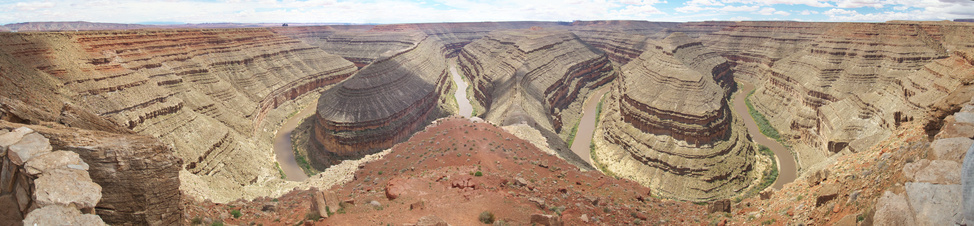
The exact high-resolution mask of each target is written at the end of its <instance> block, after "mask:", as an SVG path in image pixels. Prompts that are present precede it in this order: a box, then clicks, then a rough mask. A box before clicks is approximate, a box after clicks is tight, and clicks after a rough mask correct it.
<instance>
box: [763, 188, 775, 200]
mask: <svg viewBox="0 0 974 226" xmlns="http://www.w3.org/2000/svg"><path fill="white" fill-rule="evenodd" d="M774 191H775V190H774V188H769V189H766V190H764V191H761V200H767V199H770V198H771V196H774Z"/></svg>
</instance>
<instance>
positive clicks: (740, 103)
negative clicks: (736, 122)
mask: <svg viewBox="0 0 974 226" xmlns="http://www.w3.org/2000/svg"><path fill="white" fill-rule="evenodd" d="M740 88H741V89H740V91H738V92H737V94H735V96H734V111H735V112H737V114H738V115H741V116H742V118H744V124H745V125H747V132H748V133H749V134H751V137H752V138H753V139H754V142H757V143H758V144H761V145H764V146H768V148H771V151H773V152H774V155H775V158H776V159H777V162H778V180H776V181H775V182H774V188H775V189H781V188H782V187H783V186H784V185H785V184H787V183H791V182H792V181H795V178H796V177H797V173H798V170H797V168H796V167H795V158H794V157H792V155H791V152H789V151H788V149H786V148H785V146H782V145H781V144H780V143H778V142H777V141H775V140H773V139H771V138H768V137H767V136H764V134H762V133H761V130H760V129H758V124H757V123H756V122H754V118H751V114H750V113H748V111H747V105H746V104H745V103H744V99H745V98H747V94H748V93H751V91H752V90H754V85H751V84H750V83H744V82H741V86H740Z"/></svg>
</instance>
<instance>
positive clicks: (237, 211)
mask: <svg viewBox="0 0 974 226" xmlns="http://www.w3.org/2000/svg"><path fill="white" fill-rule="evenodd" d="M230 215H232V216H233V218H240V216H241V215H243V214H241V213H240V210H231V211H230Z"/></svg>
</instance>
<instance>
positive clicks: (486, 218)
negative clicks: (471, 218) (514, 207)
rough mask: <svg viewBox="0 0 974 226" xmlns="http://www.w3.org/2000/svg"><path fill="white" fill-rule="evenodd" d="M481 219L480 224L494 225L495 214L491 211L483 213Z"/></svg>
mask: <svg viewBox="0 0 974 226" xmlns="http://www.w3.org/2000/svg"><path fill="white" fill-rule="evenodd" d="M479 219H480V222H484V224H491V223H494V213H491V212H490V211H484V212H481V213H480V217H479Z"/></svg>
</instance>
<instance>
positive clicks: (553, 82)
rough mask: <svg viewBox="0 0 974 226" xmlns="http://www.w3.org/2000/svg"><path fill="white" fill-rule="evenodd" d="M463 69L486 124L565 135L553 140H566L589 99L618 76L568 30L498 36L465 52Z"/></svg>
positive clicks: (510, 32) (604, 59) (602, 56)
mask: <svg viewBox="0 0 974 226" xmlns="http://www.w3.org/2000/svg"><path fill="white" fill-rule="evenodd" d="M459 69H460V70H461V71H463V74H464V75H465V76H467V77H468V78H470V80H471V81H472V82H473V84H472V85H473V86H474V97H475V98H476V99H477V102H478V103H477V104H479V105H480V106H483V107H484V108H486V109H487V110H486V112H483V113H481V115H482V116H483V117H484V118H485V119H487V120H488V121H493V122H497V123H501V124H504V125H509V124H518V123H526V124H528V125H531V126H533V127H535V128H537V129H539V130H541V131H542V133H543V134H544V133H549V134H551V133H553V134H558V135H560V137H549V138H548V139H549V140H563V139H565V138H566V137H567V136H568V133H570V132H571V128H572V126H574V125H575V124H576V122H577V120H578V119H579V118H580V117H581V102H582V101H584V97H585V96H586V95H588V94H589V93H590V92H591V90H592V89H594V88H597V87H599V86H602V85H604V84H606V83H608V82H610V81H612V79H614V78H615V75H616V73H615V72H614V71H613V68H612V64H611V62H610V61H609V60H608V57H607V56H606V55H605V54H603V53H600V52H598V51H597V50H595V49H592V48H590V47H588V46H587V45H585V43H583V42H582V41H581V40H580V39H579V38H578V37H577V36H575V35H574V34H572V33H570V32H568V31H563V30H539V31H533V30H499V31H494V32H492V33H491V34H490V35H488V36H486V37H484V38H483V39H480V40H477V41H476V42H473V43H471V44H469V45H467V46H466V47H464V49H463V50H462V51H461V52H460V56H459ZM546 136H547V135H546ZM554 147H555V149H558V148H557V147H558V146H557V145H555V146H554ZM564 149H567V148H564Z"/></svg>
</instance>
